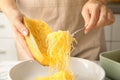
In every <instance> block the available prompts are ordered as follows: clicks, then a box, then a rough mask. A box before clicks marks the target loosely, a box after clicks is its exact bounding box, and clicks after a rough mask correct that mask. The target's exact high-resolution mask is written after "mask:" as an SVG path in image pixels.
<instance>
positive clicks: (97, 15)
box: [82, 0, 115, 33]
mask: <svg viewBox="0 0 120 80" xmlns="http://www.w3.org/2000/svg"><path fill="white" fill-rule="evenodd" d="M82 16H83V18H84V20H85V27H86V29H85V33H88V32H89V31H91V30H92V29H93V28H97V27H103V26H106V25H110V24H112V23H113V22H114V21H115V19H114V16H113V13H112V11H111V10H110V9H108V8H107V6H106V4H105V3H103V2H102V1H98V0H89V1H87V2H86V3H85V5H84V6H83V8H82Z"/></svg>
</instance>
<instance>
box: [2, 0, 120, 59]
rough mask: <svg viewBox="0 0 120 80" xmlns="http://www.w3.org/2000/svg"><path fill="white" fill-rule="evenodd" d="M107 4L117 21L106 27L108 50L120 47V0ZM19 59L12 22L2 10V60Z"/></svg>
mask: <svg viewBox="0 0 120 80" xmlns="http://www.w3.org/2000/svg"><path fill="white" fill-rule="evenodd" d="M108 2H109V3H108V4H107V6H108V7H109V8H111V9H112V11H113V13H114V15H115V23H114V24H112V25H109V26H107V27H105V28H104V30H105V39H106V46H107V51H111V50H115V49H120V0H108ZM8 60H9V61H10V60H17V55H16V48H15V43H14V38H13V34H12V30H11V27H10V23H9V21H8V19H7V18H6V16H5V15H4V14H3V13H2V12H0V61H8Z"/></svg>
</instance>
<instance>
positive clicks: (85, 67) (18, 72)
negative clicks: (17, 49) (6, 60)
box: [9, 58, 105, 80]
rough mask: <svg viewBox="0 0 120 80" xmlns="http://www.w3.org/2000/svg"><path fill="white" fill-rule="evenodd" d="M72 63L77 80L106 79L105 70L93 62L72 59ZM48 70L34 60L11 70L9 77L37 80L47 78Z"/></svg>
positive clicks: (17, 79)
mask: <svg viewBox="0 0 120 80" xmlns="http://www.w3.org/2000/svg"><path fill="white" fill-rule="evenodd" d="M70 61H71V62H70V64H71V68H72V70H73V72H74V75H75V80H103V79H104V77H105V72H104V70H103V68H102V67H100V66H99V65H98V64H96V63H94V62H92V61H88V60H85V59H81V58H71V60H70ZM48 69H49V68H48V67H46V66H42V65H40V64H39V63H38V62H36V61H33V60H29V61H24V62H21V63H19V64H17V65H15V66H14V67H13V68H11V70H10V72H9V77H10V78H11V79H12V80H35V78H37V77H43V76H47V75H48V74H49V70H48Z"/></svg>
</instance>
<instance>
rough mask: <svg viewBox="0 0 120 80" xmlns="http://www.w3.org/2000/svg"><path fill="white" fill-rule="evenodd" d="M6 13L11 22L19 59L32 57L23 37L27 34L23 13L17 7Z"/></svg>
mask: <svg viewBox="0 0 120 80" xmlns="http://www.w3.org/2000/svg"><path fill="white" fill-rule="evenodd" d="M6 15H7V17H8V19H9V20H10V22H11V24H12V29H13V33H14V36H15V42H16V47H17V51H18V57H19V59H20V60H26V59H33V56H32V55H31V52H30V50H29V48H28V46H27V43H26V41H25V38H24V37H25V36H27V35H28V30H27V28H26V27H25V25H24V24H23V14H22V13H21V12H20V11H19V10H17V9H12V10H10V12H9V13H6Z"/></svg>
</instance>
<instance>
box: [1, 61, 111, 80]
mask: <svg viewBox="0 0 120 80" xmlns="http://www.w3.org/2000/svg"><path fill="white" fill-rule="evenodd" d="M20 62H21V61H3V62H0V80H10V79H9V77H8V76H9V70H10V69H11V68H12V67H13V66H14V65H16V64H18V63H20ZM95 63H98V61H97V62H96V61H95ZM105 80H111V79H108V78H105Z"/></svg>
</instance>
